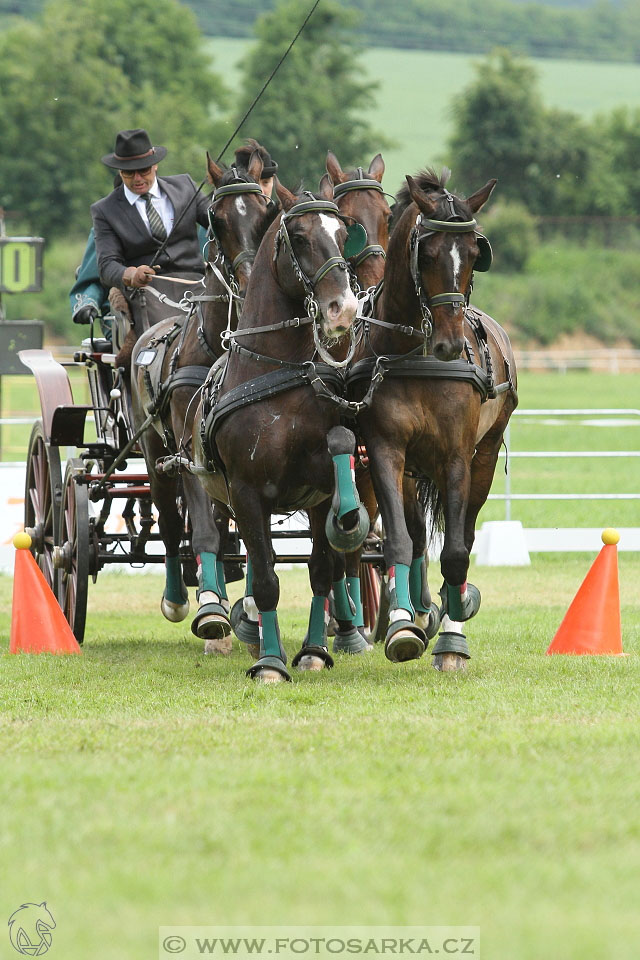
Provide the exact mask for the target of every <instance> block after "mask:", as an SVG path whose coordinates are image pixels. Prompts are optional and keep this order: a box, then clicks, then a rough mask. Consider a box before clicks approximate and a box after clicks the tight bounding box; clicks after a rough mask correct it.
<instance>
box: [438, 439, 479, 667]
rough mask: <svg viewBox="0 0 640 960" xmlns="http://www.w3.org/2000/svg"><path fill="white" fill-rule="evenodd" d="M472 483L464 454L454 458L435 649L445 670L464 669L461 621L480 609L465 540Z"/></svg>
mask: <svg viewBox="0 0 640 960" xmlns="http://www.w3.org/2000/svg"><path fill="white" fill-rule="evenodd" d="M470 486H471V469H470V467H469V463H468V461H466V460H465V459H464V457H462V456H458V457H455V458H453V459H452V462H451V463H450V465H449V469H448V472H447V476H446V495H445V498H444V499H445V505H444V509H445V536H444V545H443V548H442V553H441V555H440V567H441V570H442V575H443V577H444V583H443V585H442V589H441V591H440V596H441V598H442V607H441V610H440V613H441V618H442V620H441V626H442V631H441V633H440V635H439V637H438V639H437V641H436V644H435V646H434V648H433V651H432V653H433V666H434V668H435V669H436V670H440V671H442V672H454V671H457V670H464V669H465V667H466V661H467V660H468V659H469V658H470V656H471V654H470V652H469V645H468V643H467V638H466V636H465V634H464V633H463V632H462V623H463V622H464V621H465V620H469V619H470V618H471V617H473V616H474V615H475V614H476V613H477V612H478V610H479V608H480V591H479V590H478V588H477V587H475V586H474V585H473V584H468V583H467V571H468V569H469V553H470V550H469V548H468V547H467V544H466V542H465V524H466V519H467V508H468V503H469V491H470Z"/></svg>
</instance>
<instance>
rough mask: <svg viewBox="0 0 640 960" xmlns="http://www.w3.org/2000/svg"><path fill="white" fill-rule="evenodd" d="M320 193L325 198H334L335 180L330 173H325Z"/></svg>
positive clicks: (319, 189)
mask: <svg viewBox="0 0 640 960" xmlns="http://www.w3.org/2000/svg"><path fill="white" fill-rule="evenodd" d="M318 193H319V194H320V196H321V197H322V199H323V200H333V180H332V179H331V177H330V176H329V174H328V173H325V175H324V177H323V178H322V180H321V181H320V186H319V188H318Z"/></svg>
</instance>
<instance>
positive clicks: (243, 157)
mask: <svg viewBox="0 0 640 960" xmlns="http://www.w3.org/2000/svg"><path fill="white" fill-rule="evenodd" d="M254 150H257V151H258V153H259V154H260V157H261V158H262V164H263V166H262V176H261V177H260V180H259V181H258V182H259V184H260V188H261V190H262V192H263V194H264V195H265V197H268V198H269V200H273V199H274V197H273V196H272V194H273V183H274V177H275V175H276V172H277V170H278V164H277V163H276V162H275V160H272V159H271V156H270V154H269V151H268V150H266V149H265V148H264V147H263V146H262V145H261V144H260V143H258V141H257V140H252V139H249V140H247V142H246V144H245V146H244V147H238V149H237V150H236V152H235V157H236V166H237V167H238V170H239V171H240V172H241V173H244V174H246V173H247V169H248V167H249V161H250V159H251V154H252V153H253V152H254ZM275 199H276V202H277V198H275Z"/></svg>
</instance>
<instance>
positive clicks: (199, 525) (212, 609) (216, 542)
mask: <svg viewBox="0 0 640 960" xmlns="http://www.w3.org/2000/svg"><path fill="white" fill-rule="evenodd" d="M183 484H184V494H185V499H186V501H187V506H188V508H189V516H190V517H191V529H192V533H191V546H192V549H193V552H194V554H195V557H196V561H197V564H198V591H197V598H198V612H197V613H196V615H195V617H194V619H193V622H192V624H191V632H192V633H193V634H195V636H196V637H200V639H201V640H204V641H205V644H204V652H205V653H222V654H229V653H231V649H232V644H231V636H230V634H231V623H230V622H229V615H228V614H229V600H228V597H227V590H226V586H225V582H224V572H223V564H222V560H221V555H220V533H219V531H218V527H217V526H216V523H215V519H214V515H213V509H212V505H211V501H210V500H209V497H208V496H207V494H206V493H205V490H204V488H203V486H202V485H201V483H200V481H199V480H198V479H197V478H196V477H194V476H192V475H191V474H184V475H183Z"/></svg>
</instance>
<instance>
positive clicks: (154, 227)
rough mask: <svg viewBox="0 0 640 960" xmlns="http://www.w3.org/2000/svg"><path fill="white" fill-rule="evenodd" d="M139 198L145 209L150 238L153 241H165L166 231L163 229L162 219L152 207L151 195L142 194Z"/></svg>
mask: <svg viewBox="0 0 640 960" xmlns="http://www.w3.org/2000/svg"><path fill="white" fill-rule="evenodd" d="M141 196H142V199H143V200H144V202H145V204H146V207H147V217H148V220H149V227H150V228H151V236H152V237H153V239H154V240H166V239H167V231H166V230H165V228H164V223H163V222H162V217H161V216H160V214H159V213H158V211H157V210H156V208H155V207H154V205H153V200H152V199H151V194H150V193H143V194H141Z"/></svg>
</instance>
